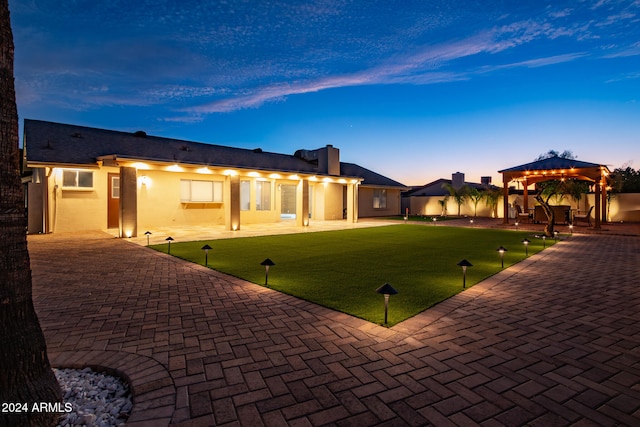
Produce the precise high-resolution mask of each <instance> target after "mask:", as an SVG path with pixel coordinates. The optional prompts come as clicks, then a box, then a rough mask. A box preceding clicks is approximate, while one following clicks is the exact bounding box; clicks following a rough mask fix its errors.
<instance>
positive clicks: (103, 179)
mask: <svg viewBox="0 0 640 427" xmlns="http://www.w3.org/2000/svg"><path fill="white" fill-rule="evenodd" d="M92 170H93V172H94V174H93V189H92V190H66V189H65V190H63V189H62V169H59V168H54V169H53V171H52V173H51V174H50V176H49V177H48V178H47V192H48V201H49V203H48V209H49V231H50V232H55V233H61V232H68V231H82V230H104V229H106V228H107V191H108V188H107V173H108V172H114V173H118V172H119V169H118V168H102V169H92Z"/></svg>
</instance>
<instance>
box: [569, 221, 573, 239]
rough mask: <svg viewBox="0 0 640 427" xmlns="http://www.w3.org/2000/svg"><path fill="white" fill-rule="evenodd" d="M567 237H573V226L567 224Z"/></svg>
mask: <svg viewBox="0 0 640 427" xmlns="http://www.w3.org/2000/svg"><path fill="white" fill-rule="evenodd" d="M569 236H573V224H569Z"/></svg>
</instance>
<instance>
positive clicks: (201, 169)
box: [196, 166, 213, 175]
mask: <svg viewBox="0 0 640 427" xmlns="http://www.w3.org/2000/svg"><path fill="white" fill-rule="evenodd" d="M196 173H201V174H206V175H211V174H212V173H213V172H212V171H211V169H209V168H208V167H206V166H205V167H203V168H200V169H198V170H196Z"/></svg>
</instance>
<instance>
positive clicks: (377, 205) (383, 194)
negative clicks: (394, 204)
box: [373, 188, 387, 209]
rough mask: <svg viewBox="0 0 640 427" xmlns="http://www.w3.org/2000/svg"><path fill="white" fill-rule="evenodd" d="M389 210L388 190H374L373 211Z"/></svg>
mask: <svg viewBox="0 0 640 427" xmlns="http://www.w3.org/2000/svg"><path fill="white" fill-rule="evenodd" d="M386 208H387V190H385V189H381V188H376V189H374V190H373V209H386Z"/></svg>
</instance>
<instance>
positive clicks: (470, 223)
mask: <svg viewBox="0 0 640 427" xmlns="http://www.w3.org/2000/svg"><path fill="white" fill-rule="evenodd" d="M469 225H470V226H472V227H473V218H471V219H470V220H469Z"/></svg>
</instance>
